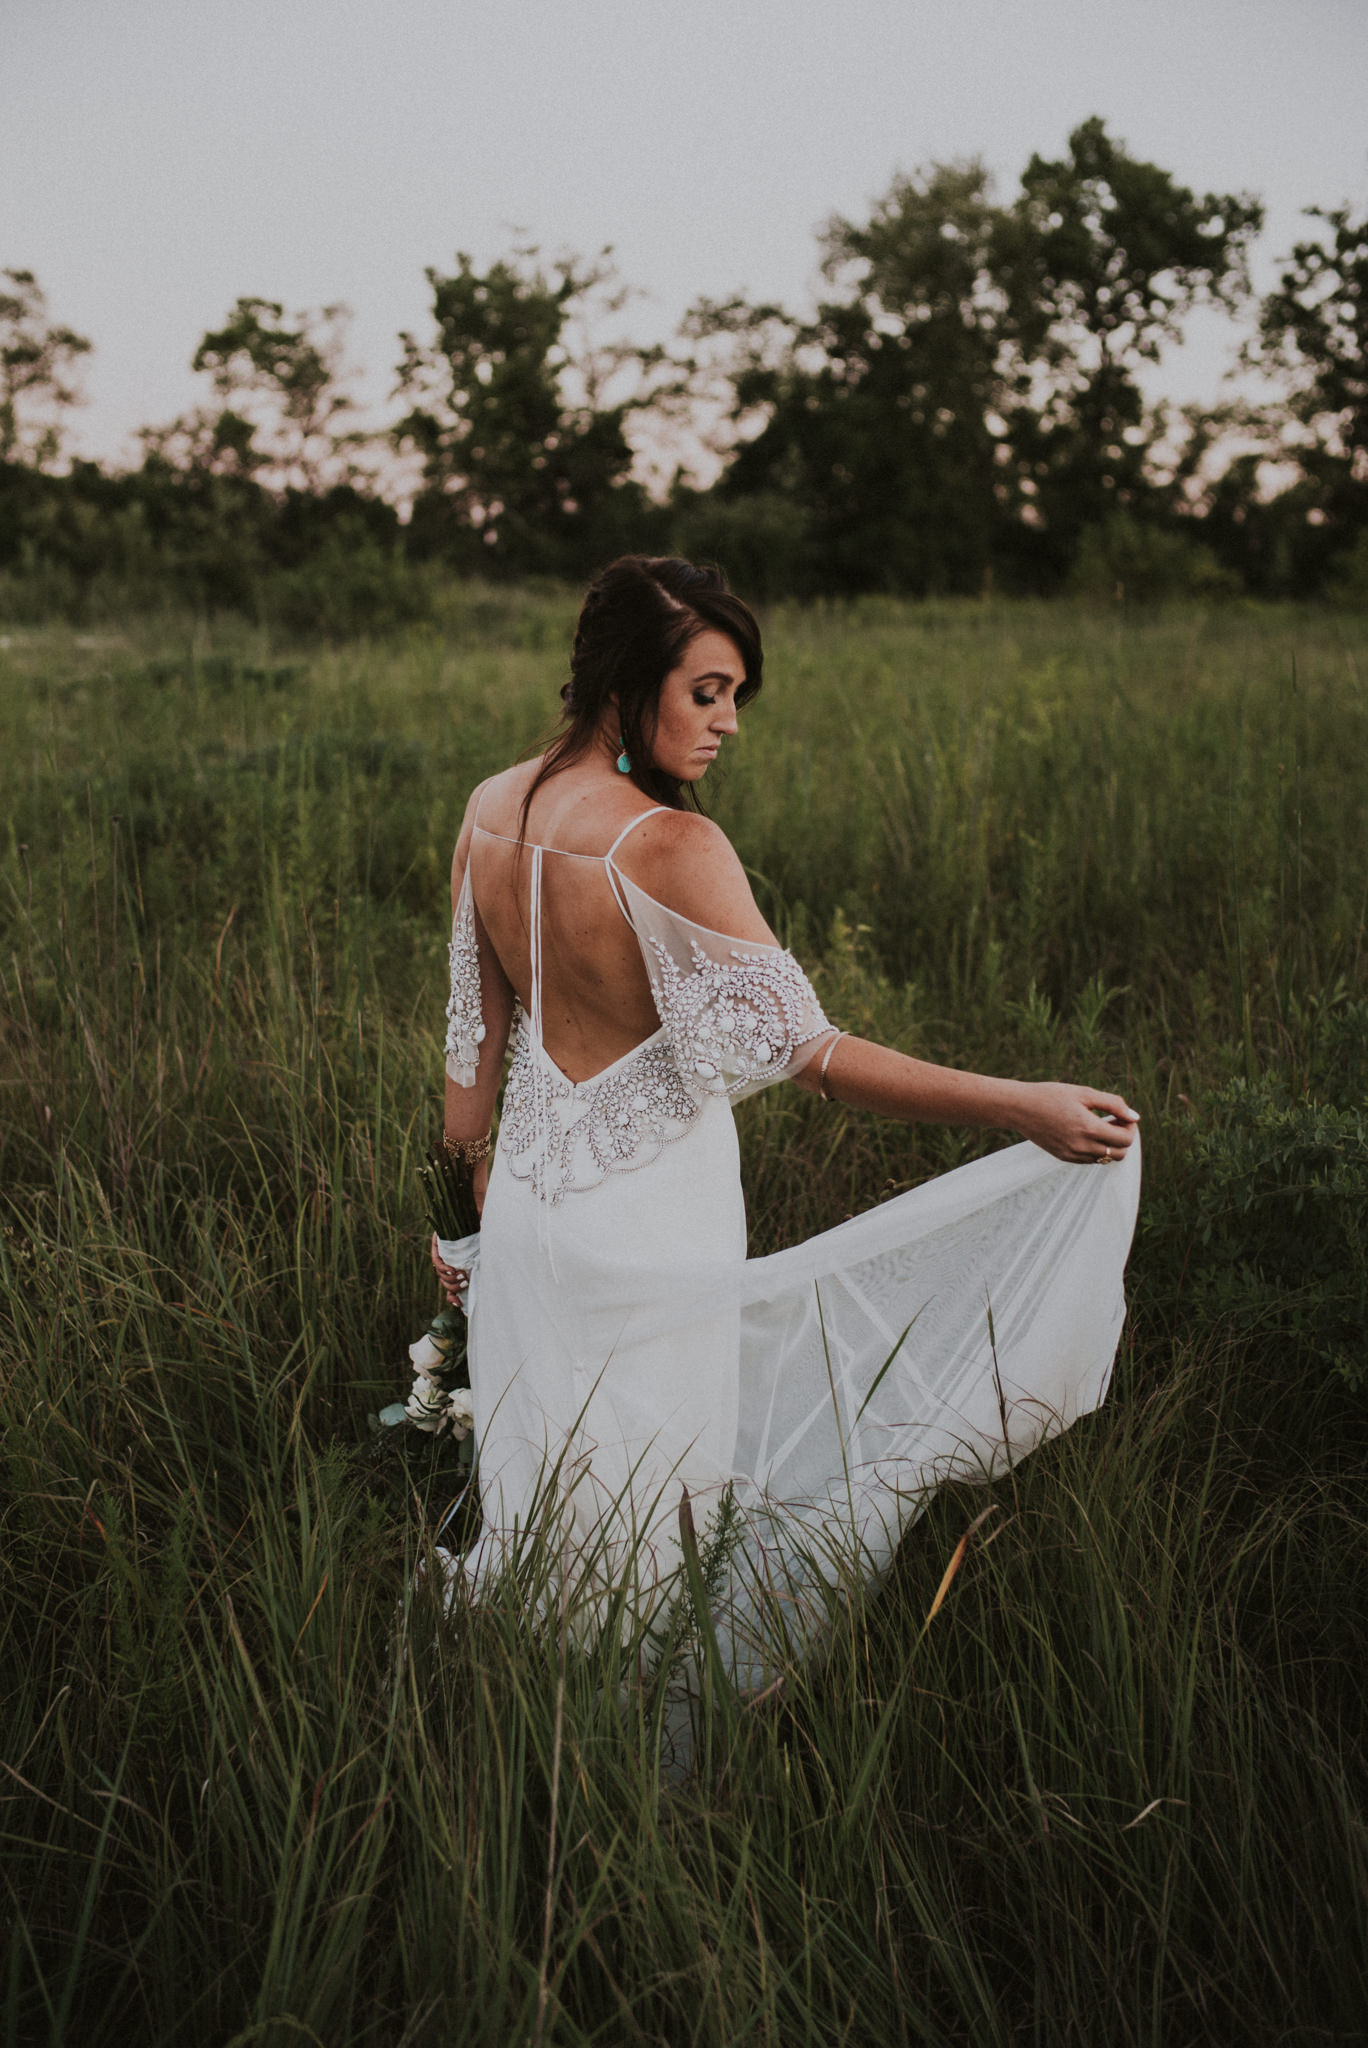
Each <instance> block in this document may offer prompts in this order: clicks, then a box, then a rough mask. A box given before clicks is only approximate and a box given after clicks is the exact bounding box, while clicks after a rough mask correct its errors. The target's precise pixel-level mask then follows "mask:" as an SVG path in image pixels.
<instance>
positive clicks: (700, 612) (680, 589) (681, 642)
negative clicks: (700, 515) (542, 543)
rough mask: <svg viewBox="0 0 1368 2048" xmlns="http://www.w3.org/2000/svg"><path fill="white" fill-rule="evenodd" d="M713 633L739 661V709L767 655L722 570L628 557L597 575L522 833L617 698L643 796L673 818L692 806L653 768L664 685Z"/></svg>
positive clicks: (680, 788)
mask: <svg viewBox="0 0 1368 2048" xmlns="http://www.w3.org/2000/svg"><path fill="white" fill-rule="evenodd" d="M709 631H711V632H716V633H725V634H726V636H727V638H728V639H729V640H731V641H732V642H733V643H734V644H735V647H736V651H737V653H738V654H739V655H740V656H741V665H742V668H743V669H744V671H745V675H744V679H743V681H742V683H741V686H740V688H739V689H738V690H737V693H736V704H737V708H738V709H739V708H740V706H741V705H743V704H749V702H750V700H751V698H752V697H754V695H755V694H756V692H757V690H758V689H759V688H760V683H761V678H762V674H763V670H764V659H765V657H764V652H763V649H762V648H761V645H760V628H759V626H758V625H757V624H756V621H755V614H754V613H753V612H752V611H751V609H750V607H749V605H745V604H743V603H742V602H741V599H740V598H739V597H736V596H734V595H733V594H732V592H731V591H730V590H729V589H728V587H727V579H726V577H725V576H724V575H723V573H722V571H721V570H720V569H718V568H714V567H712V566H711V565H705V566H701V567H699V566H695V564H694V563H692V562H684V561H681V560H680V559H679V558H678V556H675V555H623V556H621V557H620V559H619V560H618V561H616V562H610V563H609V565H608V567H607V568H606V569H603V570H600V572H599V574H598V575H597V576H596V577H595V578H594V580H593V582H592V583H591V584H590V586H589V589H588V591H587V593H586V595H585V599H584V603H583V605H582V606H581V608H580V615H579V621H578V623H577V625H576V627H575V639H574V645H573V646H572V648H571V650H570V680H569V682H568V683H567V684H566V685H565V687H564V689H563V690H562V691H561V702H562V704H563V705H564V707H565V709H564V713H563V722H562V725H561V729H560V731H559V732H558V733H557V734H556V736H555V738H554V739H553V740H552V741H551V744H550V746H549V747H548V748H547V750H546V755H545V758H544V759H543V761H542V764H541V766H540V768H539V769H538V770H537V773H536V774H535V775H534V777H533V778H532V782H531V785H530V787H529V788H528V791H527V795H526V796H525V797H524V798H523V802H522V817H521V821H520V825H521V830H522V831H523V832H526V830H527V814H528V809H529V807H530V805H531V802H532V799H533V797H534V796H535V795H536V792H537V791H538V790H539V789H540V788H541V786H542V784H543V783H544V782H547V781H549V780H550V778H551V776H553V775H555V774H557V773H558V772H559V771H560V770H561V769H562V768H568V767H569V765H570V763H571V762H572V761H577V760H578V759H579V758H580V756H581V755H582V754H584V753H585V752H587V750H588V749H589V747H590V746H591V745H592V744H593V742H594V740H595V738H596V737H597V735H598V731H599V727H600V725H601V723H602V719H603V711H604V707H605V705H607V704H608V703H609V701H610V700H616V704H617V715H618V718H619V721H620V728H621V733H622V740H623V745H624V747H625V749H626V752H627V757H628V759H629V760H630V761H631V764H632V781H633V783H634V784H635V786H636V787H637V788H638V789H639V790H640V791H641V793H642V795H643V796H649V797H651V798H652V799H653V800H654V801H655V802H656V803H658V804H668V805H669V806H670V808H671V809H672V810H677V811H680V810H684V809H685V808H686V807H687V806H689V805H691V804H693V803H694V796H693V789H692V785H690V784H685V783H681V782H680V781H679V779H678V778H677V777H676V776H673V775H666V774H665V773H664V772H663V771H662V770H661V769H659V768H657V767H656V765H655V763H654V762H653V760H652V759H651V741H652V739H653V737H654V734H655V724H656V707H657V705H658V703H659V701H660V687H661V684H662V683H663V682H664V680H665V678H666V676H667V675H669V673H670V671H671V669H675V668H678V666H679V664H680V662H681V661H682V660H683V658H684V650H685V649H686V648H687V647H688V645H689V642H690V641H691V640H694V639H696V638H697V637H698V635H699V634H700V633H706V632H709Z"/></svg>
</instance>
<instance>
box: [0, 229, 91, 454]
mask: <svg viewBox="0 0 1368 2048" xmlns="http://www.w3.org/2000/svg"><path fill="white" fill-rule="evenodd" d="M0 277H3V279H4V280H5V282H6V284H7V286H8V289H7V290H3V291H0V462H18V463H24V464H26V465H28V466H29V467H30V468H32V469H46V468H47V467H48V466H49V465H50V464H52V463H54V462H55V461H56V460H57V458H58V456H59V455H60V453H61V448H62V437H63V426H64V419H65V415H66V413H67V412H69V411H70V409H71V407H72V406H74V405H78V404H79V403H80V392H79V390H78V389H77V387H76V385H75V384H74V383H73V382H72V381H71V378H70V371H71V368H72V366H73V365H74V364H75V363H76V362H78V361H79V360H80V358H81V357H82V356H84V355H88V354H89V353H90V343H89V342H88V341H87V340H86V338H85V336H84V335H83V334H76V333H73V331H72V329H71V328H69V327H56V326H53V325H52V324H51V322H50V321H49V319H48V310H47V296H46V294H45V293H44V291H43V288H42V286H41V285H40V284H39V283H38V280H37V278H36V277H35V276H34V274H33V272H32V271H31V270H6V271H3V272H0Z"/></svg>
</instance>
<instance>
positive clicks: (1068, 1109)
mask: <svg viewBox="0 0 1368 2048" xmlns="http://www.w3.org/2000/svg"><path fill="white" fill-rule="evenodd" d="M1139 1121H1140V1117H1139V1113H1138V1111H1136V1110H1133V1109H1132V1108H1131V1107H1130V1105H1129V1103H1127V1102H1126V1100H1125V1098H1124V1097H1123V1096H1120V1095H1107V1094H1104V1093H1103V1092H1102V1090H1101V1089H1100V1088H1078V1087H1075V1086H1074V1084H1073V1082H1071V1081H1023V1082H1022V1083H1021V1107H1020V1110H1019V1113H1018V1115H1017V1117H1016V1118H1015V1119H1014V1123H1013V1128H1014V1129H1016V1130H1018V1131H1020V1133H1021V1135H1022V1137H1023V1138H1029V1139H1030V1140H1031V1142H1032V1143H1033V1144H1036V1145H1039V1146H1040V1147H1041V1149H1042V1151H1045V1152H1049V1153H1051V1154H1052V1155H1053V1156H1054V1158H1056V1159H1067V1160H1068V1161H1069V1162H1070V1163H1071V1164H1072V1165H1076V1166H1089V1165H1106V1163H1107V1162H1108V1161H1109V1160H1115V1159H1119V1158H1120V1157H1121V1155H1122V1153H1123V1152H1124V1151H1125V1150H1126V1148H1127V1147H1128V1146H1129V1145H1133V1144H1134V1143H1135V1126H1136V1125H1137V1124H1138V1123H1139Z"/></svg>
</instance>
